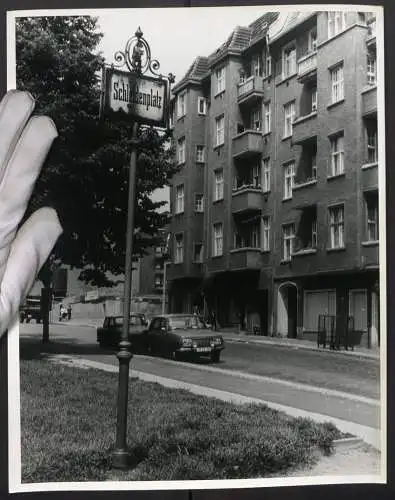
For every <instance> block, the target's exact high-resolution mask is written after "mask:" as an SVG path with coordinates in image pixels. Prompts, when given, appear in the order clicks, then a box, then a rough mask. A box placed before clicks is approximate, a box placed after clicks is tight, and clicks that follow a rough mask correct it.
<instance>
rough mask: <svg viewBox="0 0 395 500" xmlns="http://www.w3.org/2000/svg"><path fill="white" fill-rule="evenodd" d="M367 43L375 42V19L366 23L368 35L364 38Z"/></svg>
mask: <svg viewBox="0 0 395 500" xmlns="http://www.w3.org/2000/svg"><path fill="white" fill-rule="evenodd" d="M366 43H367V45H372V44H375V43H376V20H374V21H372V22H371V23H369V24H368V36H367V38H366Z"/></svg>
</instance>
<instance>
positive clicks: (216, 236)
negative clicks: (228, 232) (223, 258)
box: [213, 222, 224, 257]
mask: <svg viewBox="0 0 395 500" xmlns="http://www.w3.org/2000/svg"><path fill="white" fill-rule="evenodd" d="M223 238H224V236H223V225H222V222H218V223H217V224H214V226H213V254H214V257H218V256H219V255H222V253H223Z"/></svg>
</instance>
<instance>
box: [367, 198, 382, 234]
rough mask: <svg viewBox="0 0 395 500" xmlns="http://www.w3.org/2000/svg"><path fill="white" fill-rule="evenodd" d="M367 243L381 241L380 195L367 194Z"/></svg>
mask: <svg viewBox="0 0 395 500" xmlns="http://www.w3.org/2000/svg"><path fill="white" fill-rule="evenodd" d="M365 203H366V228H367V241H378V240H379V197H378V193H377V192H375V193H366V194H365Z"/></svg>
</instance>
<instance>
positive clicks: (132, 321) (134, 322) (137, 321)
mask: <svg viewBox="0 0 395 500" xmlns="http://www.w3.org/2000/svg"><path fill="white" fill-rule="evenodd" d="M142 324H143V322H142V320H141V317H140V316H130V318H129V325H130V326H141V325H142ZM115 325H116V326H122V325H123V318H115Z"/></svg>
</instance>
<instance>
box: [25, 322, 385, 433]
mask: <svg viewBox="0 0 395 500" xmlns="http://www.w3.org/2000/svg"><path fill="white" fill-rule="evenodd" d="M40 335H41V327H40V325H34V324H32V325H21V337H22V338H29V337H30V338H31V339H33V338H37V339H40ZM51 338H52V339H53V340H54V341H55V340H56V341H58V342H61V343H62V344H63V347H62V350H61V352H62V353H63V354H68V353H70V354H75V355H77V356H79V357H82V358H84V359H89V360H94V361H100V362H101V363H105V364H109V365H117V363H118V361H117V359H116V357H115V356H114V353H113V352H109V351H102V350H100V349H98V347H97V345H96V332H95V329H93V328H88V327H71V326H70V325H52V326H51ZM40 349H45V350H48V349H49V350H50V349H51V348H49V347H47V346H46V347H45V348H43V347H42V346H40ZM23 356H24V343H22V346H21V357H22V358H23ZM133 369H134V370H136V371H139V372H144V373H150V374H153V375H156V376H160V377H167V378H170V379H175V380H180V381H183V382H187V383H192V384H196V385H201V386H204V387H209V388H212V389H219V390H222V391H228V392H231V393H235V394H240V395H243V396H249V397H254V398H259V399H262V400H265V401H270V402H273V403H276V404H282V405H287V406H292V407H295V408H300V409H303V410H307V411H311V412H315V413H320V414H324V415H329V416H333V417H336V418H340V419H343V420H348V421H351V422H355V423H356V424H360V425H364V426H368V427H372V428H376V429H377V428H378V427H379V404H378V398H379V362H378V361H377V360H372V359H361V358H358V357H349V356H342V355H339V354H336V353H332V352H327V353H320V352H316V351H307V350H303V349H293V348H289V347H279V346H267V345H264V346H261V345H252V344H240V343H227V347H226V349H225V351H224V353H223V360H221V363H219V364H218V365H212V364H208V363H206V362H201V363H185V362H184V363H182V362H181V363H180V362H174V361H170V360H166V359H161V358H152V357H149V356H135V357H134V358H133V360H132V370H133Z"/></svg>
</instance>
